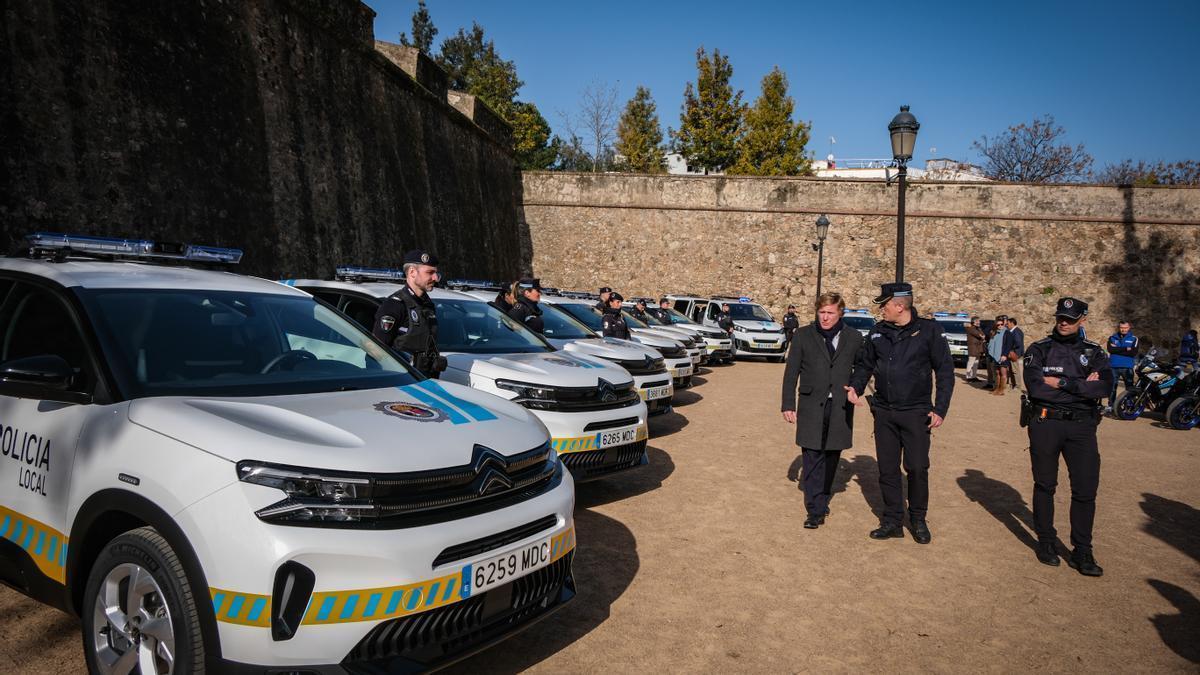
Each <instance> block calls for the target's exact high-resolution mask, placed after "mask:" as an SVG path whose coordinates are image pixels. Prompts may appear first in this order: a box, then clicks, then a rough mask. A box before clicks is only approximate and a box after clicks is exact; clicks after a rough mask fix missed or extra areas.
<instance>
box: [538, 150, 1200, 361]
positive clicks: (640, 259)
mask: <svg viewBox="0 0 1200 675" xmlns="http://www.w3.org/2000/svg"><path fill="white" fill-rule="evenodd" d="M523 184H524V204H523V209H524V218H525V220H526V221H527V222H528V224H529V240H528V241H527V242H526V244H525V256H526V259H527V260H529V261H531V262H530V263H529V264H531V266H532V269H533V271H534V272H535V273H537V274H538V275H540V276H541V277H542V279H543V283H546V284H550V285H557V286H562V287H564V288H583V289H592V290H594V289H595V288H596V287H598V286H600V285H601V284H605V285H611V286H613V287H615V288H617V289H619V290H621V291H622V292H624V293H626V294H629V293H633V294H644V295H657V294H661V293H664V292H671V291H687V292H693V293H699V294H713V293H733V294H742V293H745V294H749V295H751V296H754V297H755V298H756V299H758V300H759V301H760V302H763V303H764V304H765V305H767V306H768V307H769V308H770V309H771V311H772V312H773V313H775V315H776V316H777V317H778V316H780V315H781V314H782V312H783V310H784V308H785V307H786V306H787V304H788V303H793V304H796V305H797V306H798V307H802V308H803V307H807V306H809V305H810V303H811V302H812V301H813V299H814V292H815V287H816V275H817V254H816V252H815V251H814V250H813V247H812V244H813V243H814V242H815V241H816V233H815V227H814V221H815V220H816V218H817V215H818V214H821V213H826V214H828V215H829V219H830V220H831V221H832V223H833V225H832V226H831V227H830V230H829V236H828V239H827V240H826V242H825V273H824V281H823V285H824V288H825V289H826V290H837V291H840V292H842V293H843V294H844V295H845V296H846V297H847V301H848V302H849V304H850V306H852V307H868V306H869V302H870V300H871V298H872V297H873V296H874V295H875V294H876V291H877V289H878V288H879V284H880V283H882V282H887V281H891V280H893V279H894V275H895V245H896V218H895V213H896V190H897V186H896V184H895V183H893V184H892V185H891V186H888V185H886V184H885V183H884V182H883V181H852V180H829V179H769V178H768V179H763V178H732V177H719V176H704V177H676V176H630V175H612V174H609V175H589V174H548V173H526V174H525V175H524V178H523ZM907 201H908V206H907V214H908V216H907V219H906V220H907V228H906V231H907V236H906V250H907V252H906V256H905V271H906V274H905V276H906V277H907V279H906V280H908V281H910V282H912V283H913V284H914V286H915V288H916V293H917V305H918V308H919V309H921V310H922V311H935V310H961V311H968V312H975V313H979V314H980V315H982V316H984V317H988V316H995V315H996V314H999V313H1008V314H1012V315H1015V316H1017V317H1019V319H1020V320H1021V323H1022V324H1023V325H1024V326H1025V327H1026V333H1027V334H1037V333H1041V332H1042V331H1043V330H1045V329H1047V327H1048V326H1049V322H1050V321H1051V317H1052V314H1053V308H1054V301H1055V300H1056V298H1058V297H1059V296H1060V295H1074V296H1076V297H1080V298H1083V299H1085V300H1087V301H1088V302H1090V303H1091V306H1092V312H1091V317H1090V319H1089V322H1090V324H1089V325H1090V326H1091V330H1090V331H1089V333H1090V334H1091V335H1092V336H1093V337H1103V336H1107V335H1108V333H1110V332H1111V324H1112V323H1113V322H1114V320H1115V319H1116V318H1117V317H1128V318H1130V319H1131V320H1132V321H1134V322H1135V325H1136V330H1137V332H1138V333H1139V334H1141V335H1143V336H1144V337H1146V338H1150V339H1152V340H1154V341H1156V342H1158V343H1161V344H1166V345H1172V346H1173V345H1174V344H1177V342H1178V339H1179V337H1180V335H1181V331H1182V330H1183V329H1184V328H1185V327H1187V326H1191V327H1196V326H1197V325H1198V324H1200V310H1198V309H1197V304H1198V303H1200V288H1198V287H1197V283H1198V282H1200V189H1194V188H1128V187H1103V186H1053V187H1051V186H1035V185H1007V184H1006V185H999V184H980V183H940V182H927V183H914V184H910V186H909V191H908V193H907Z"/></svg>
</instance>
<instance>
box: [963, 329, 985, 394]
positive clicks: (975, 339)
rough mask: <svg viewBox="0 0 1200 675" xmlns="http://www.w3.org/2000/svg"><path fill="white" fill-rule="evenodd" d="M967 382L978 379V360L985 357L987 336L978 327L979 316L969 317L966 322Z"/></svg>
mask: <svg viewBox="0 0 1200 675" xmlns="http://www.w3.org/2000/svg"><path fill="white" fill-rule="evenodd" d="M965 330H966V333H967V375H966V380H967V382H978V381H979V360H980V359H982V358H986V357H987V337H986V336H984V334H983V329H981V328H980V327H979V317H977V316H973V317H971V323H969V324H967V326H966V328H965Z"/></svg>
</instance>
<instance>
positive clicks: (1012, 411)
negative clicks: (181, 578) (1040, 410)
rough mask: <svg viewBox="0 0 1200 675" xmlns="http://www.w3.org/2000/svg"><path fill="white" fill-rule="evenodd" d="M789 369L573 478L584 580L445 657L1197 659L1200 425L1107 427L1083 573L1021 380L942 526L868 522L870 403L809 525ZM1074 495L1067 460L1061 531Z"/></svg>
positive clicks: (59, 638)
mask: <svg viewBox="0 0 1200 675" xmlns="http://www.w3.org/2000/svg"><path fill="white" fill-rule="evenodd" d="M960 372H961V371H960ZM781 376H782V366H781V365H777V364H766V363H757V362H742V363H738V364H737V365H735V366H731V367H722V368H718V369H714V370H713V371H711V372H707V373H703V374H702V376H701V377H698V378H697V385H698V386H696V387H695V388H693V389H692V390H690V391H687V392H683V393H681V394H680V396H679V402H680V405H678V406H677V408H676V410H677V412H676V413H674V414H671V415H667V416H665V417H662V418H658V419H656V420H654V422H653V423H652V426H651V435H652V438H651V446H652V447H651V450H650V462H651V463H650V465H649V466H646V467H642V468H641V469H638V470H637V471H635V472H630V473H627V474H625V475H622V476H619V477H613V478H611V479H609V480H606V481H601V482H597V483H590V484H586V485H581V486H580V487H579V495H578V508H577V511H576V523H577V528H578V539H579V550H578V554H577V557H576V562H575V574H576V579H577V581H578V585H579V588H580V592H579V595H578V597H577V598H576V600H575V601H574V602H573V603H572V604H571V605H569V606H567V607H566V608H564V609H563V610H562V611H560V612H559V613H558V614H556V615H555V616H553V617H552V618H550V619H548V620H547V621H545V622H543V623H541V624H539V625H537V626H535V627H533V628H531V629H530V630H529V631H527V632H525V633H523V634H521V635H519V636H517V637H515V638H513V639H511V640H509V641H507V642H505V643H503V644H501V645H499V646H497V647H495V648H493V649H491V650H489V651H487V652H484V653H482V654H480V655H478V656H476V657H474V658H472V659H470V660H468V661H466V662H464V663H462V664H460V665H459V666H457V667H455V668H454V672H459V673H478V672H500V673H505V672H514V671H519V670H525V669H530V670H534V671H540V672H594V673H600V672H605V673H609V672H695V671H700V672H721V671H737V672H741V671H755V672H800V671H813V670H835V671H865V670H871V671H876V672H888V671H905V672H911V671H934V672H961V671H971V672H976V671H984V672H1014V671H1024V670H1038V671H1053V672H1067V671H1071V672H1081V671H1096V672H1116V671H1123V672H1131V671H1132V672H1167V671H1180V672H1197V671H1198V670H1200V599H1198V598H1200V564H1198V563H1200V511H1198V510H1197V508H1196V506H1197V505H1200V483H1198V479H1200V430H1193V431H1190V432H1180V431H1174V430H1171V429H1168V428H1164V426H1163V425H1162V423H1161V421H1160V420H1158V419H1155V418H1149V419H1141V420H1138V421H1135V422H1116V421H1112V420H1105V421H1104V422H1103V423H1102V424H1101V426H1100V447H1101V454H1102V457H1103V469H1102V472H1101V486H1100V497H1099V499H1098V513H1097V522H1096V534H1095V546H1096V557H1097V560H1098V561H1099V562H1100V564H1101V565H1103V566H1104V568H1105V575H1104V577H1102V578H1100V579H1092V578H1085V577H1082V576H1080V575H1079V574H1077V573H1076V572H1074V571H1073V570H1071V569H1070V568H1068V567H1067V566H1066V565H1063V566H1061V567H1058V568H1051V567H1046V566H1044V565H1040V564H1038V562H1037V561H1036V560H1035V559H1034V555H1033V551H1032V548H1031V546H1032V544H1033V541H1034V538H1033V535H1032V523H1031V513H1030V510H1029V509H1030V507H1029V503H1030V494H1031V489H1032V479H1031V478H1030V472H1029V460H1028V452H1027V447H1028V443H1027V440H1026V437H1025V434H1024V433H1023V430H1021V429H1019V428H1018V426H1017V397H1016V396H1014V395H1009V396H1006V397H1004V398H999V397H993V396H991V395H989V394H988V393H987V392H984V391H980V390H976V389H973V388H971V387H970V386H968V385H966V384H964V383H962V382H961V381H960V382H959V383H958V385H957V387H956V390H955V396H954V401H953V404H952V405H951V410H950V415H949V417H948V419H947V420H946V424H945V426H944V427H943V428H942V429H941V430H939V431H937V432H936V433H935V435H934V440H933V449H932V451H931V456H932V470H931V499H930V502H931V503H930V513H929V525H930V528H931V529H932V531H933V536H934V539H933V543H932V544H930V545H928V546H920V545H918V544H916V543H915V542H913V540H912V538H911V537H906V538H905V539H903V540H890V541H884V542H876V541H872V540H870V539H868V538H867V532H868V531H869V530H870V529H872V528H873V527H874V526H875V525H876V523H877V516H876V515H875V513H876V512H878V510H879V509H880V508H881V506H882V502H881V498H880V495H879V489H878V485H877V476H878V474H877V470H876V463H875V458H874V446H873V439H872V437H871V429H870V424H869V419H870V418H869V414H867V413H866V410H865V409H863V410H862V411H861V412H860V417H859V424H858V426H857V429H856V431H855V447H854V448H853V449H851V450H848V451H846V452H844V453H843V455H842V463H841V468H840V470H839V472H838V480H837V487H836V490H838V493H837V494H836V495H835V497H834V499H833V503H832V511H833V513H832V515H831V517H830V518H829V520H828V521H827V523H826V525H825V526H824V527H822V528H821V529H819V530H816V531H808V530H804V529H802V528H801V523H802V522H803V519H804V513H803V511H804V509H803V501H802V495H801V493H800V492H799V491H798V489H797V484H796V482H795V478H796V472H797V467H798V465H799V463H798V449H797V448H796V447H795V446H794V444H793V442H792V433H793V432H792V429H793V428H792V427H790V426H788V425H786V424H785V423H784V422H783V421H782V419H781V418H780V415H779V413H778V407H779V401H778V396H779V394H778V389H779V379H780V377H781ZM1068 493H1069V490H1068V489H1067V487H1066V475H1065V469H1064V470H1063V472H1062V475H1061V476H1060V489H1059V496H1058V504H1059V509H1058V517H1057V520H1058V524H1059V533H1060V538H1061V539H1063V540H1066V539H1067V536H1068V531H1069V527H1068V525H1067V505H1068V501H1069V494H1068ZM0 634H3V635H5V636H7V637H6V639H5V640H3V641H0V672H79V671H82V655H81V653H80V640H79V628H78V622H77V621H75V620H74V619H71V618H69V617H67V616H65V615H63V614H61V613H59V612H56V611H55V610H51V609H46V608H43V607H40V606H38V605H35V604H34V603H32V602H31V601H29V600H26V599H24V598H23V597H21V596H19V595H17V594H16V593H14V592H12V591H10V590H7V589H0Z"/></svg>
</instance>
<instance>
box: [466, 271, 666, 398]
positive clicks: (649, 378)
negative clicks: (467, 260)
mask: <svg viewBox="0 0 1200 675" xmlns="http://www.w3.org/2000/svg"><path fill="white" fill-rule="evenodd" d="M446 287H447V288H449V289H451V290H455V291H459V292H462V293H466V294H467V295H470V296H472V297H475V298H478V299H480V300H483V301H485V302H487V301H490V300H492V299H493V298H494V297H496V293H497V292H498V291H499V290H500V286H499V285H498V284H494V283H490V282H486V281H471V280H464V279H452V280H450V281H447V282H446ZM557 293H558V290H557V289H554V288H545V287H543V288H542V298H543V301H542V302H541V303H539V304H541V305H542V323H543V329H542V338H543V339H545V340H546V342H549V343H550V344H551V345H553V346H554V347H555V348H556V349H561V350H563V351H566V352H571V353H573V354H581V355H584V356H592V357H596V358H600V359H605V360H607V361H611V362H613V363H615V364H617V365H619V366H621V367H622V368H624V369H625V370H627V371H629V374H630V375H632V376H633V381H634V383H635V384H636V385H637V390H638V395H640V396H641V397H642V400H643V401H645V402H646V409H647V411H648V412H649V414H650V415H662V414H666V413H669V412H671V398H672V397H673V396H674V395H675V387H674V385H673V384H672V381H671V376H670V375H669V374H668V373H667V367H666V364H665V363H664V361H663V357H662V355H661V354H659V353H658V352H657V351H655V350H654V349H653V348H651V347H647V346H643V345H639V344H638V343H636V342H632V341H629V340H618V339H617V338H611V337H601V336H599V335H598V334H596V333H594V332H592V330H591V329H590V328H588V327H587V326H586V325H584V324H582V323H580V322H579V320H578V319H576V318H575V317H573V316H571V315H570V314H566V313H564V312H560V311H557V310H555V309H553V308H551V307H550V306H549V305H547V303H546V302H545V299H546V297H548V296H552V295H557Z"/></svg>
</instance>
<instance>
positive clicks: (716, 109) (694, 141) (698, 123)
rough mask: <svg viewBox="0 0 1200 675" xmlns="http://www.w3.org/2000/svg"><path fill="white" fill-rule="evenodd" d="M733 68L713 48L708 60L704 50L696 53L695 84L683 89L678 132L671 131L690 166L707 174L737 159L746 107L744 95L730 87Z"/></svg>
mask: <svg viewBox="0 0 1200 675" xmlns="http://www.w3.org/2000/svg"><path fill="white" fill-rule="evenodd" d="M732 76H733V66H731V65H729V58H728V57H724V56H721V50H719V49H714V50H713V53H712V58H709V56H708V53H707V52H706V51H705V50H704V47H701V48H700V49H698V50H696V84H695V86H693V85H692V83H691V82H688V83H687V86H686V87H685V88H684V90H683V110H682V112H680V114H679V131H675V130H673V129H672V130H671V138H672V141H673V143H674V146H675V149H676V150H677V151H678V152H679V153H680V154H682V155H683V156H684V158H686V159H687V161H688V164H691V165H692V166H699V167H702V168H703V169H704V171H705V173H707V172H708V171H712V170H720V169H723V168H725V167H727V166H730V165H732V164H733V163H734V162H735V161H736V160H737V142H738V138H740V137H741V133H742V116H743V115H744V114H745V110H746V105H745V104H744V103H742V92H741V90H738V92H737V93H736V94H735V93H734V92H733V88H732V87H731V86H730V84H729V79H730V78H731V77H732Z"/></svg>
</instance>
